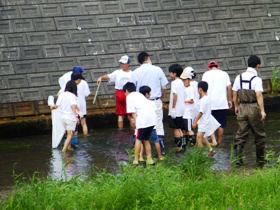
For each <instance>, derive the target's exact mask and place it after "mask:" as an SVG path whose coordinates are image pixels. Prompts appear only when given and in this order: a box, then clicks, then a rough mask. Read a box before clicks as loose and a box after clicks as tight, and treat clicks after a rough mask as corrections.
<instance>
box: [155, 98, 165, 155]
mask: <svg viewBox="0 0 280 210" xmlns="http://www.w3.org/2000/svg"><path fill="white" fill-rule="evenodd" d="M154 103H155V105H156V107H157V109H156V115H157V124H156V126H155V129H156V131H157V135H158V137H159V144H160V148H161V153H162V154H163V155H164V154H165V153H164V127H163V110H162V101H161V99H158V100H154Z"/></svg>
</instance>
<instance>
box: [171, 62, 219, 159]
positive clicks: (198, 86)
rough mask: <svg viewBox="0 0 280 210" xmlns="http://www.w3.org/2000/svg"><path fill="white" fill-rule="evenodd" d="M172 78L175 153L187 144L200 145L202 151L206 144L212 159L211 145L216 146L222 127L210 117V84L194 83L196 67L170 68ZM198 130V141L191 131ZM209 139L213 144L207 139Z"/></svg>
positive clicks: (172, 118)
mask: <svg viewBox="0 0 280 210" xmlns="http://www.w3.org/2000/svg"><path fill="white" fill-rule="evenodd" d="M169 76H170V78H171V79H172V80H173V81H172V82H171V90H170V101H169V113H168V115H169V116H170V121H169V126H170V128H172V129H173V132H174V142H175V146H176V150H177V151H181V150H183V151H184V150H185V149H186V145H187V144H188V143H190V145H193V144H194V143H195V142H197V145H198V148H202V147H203V144H205V145H206V146H207V147H208V150H209V156H210V157H211V156H213V155H214V154H215V151H214V150H213V149H212V146H215V145H217V142H216V139H215V135H214V132H215V130H216V129H217V128H218V127H219V126H220V124H219V123H218V122H217V121H216V120H215V118H214V117H213V116H212V115H211V104H210V100H209V98H208V96H207V90H208V84H207V82H204V81H200V82H196V81H194V78H195V76H196V74H195V73H194V70H193V68H192V67H186V68H185V69H183V68H182V66H180V65H179V64H173V65H171V66H170V67H169ZM195 128H198V129H197V135H196V139H195V135H194V132H193V130H192V129H195ZM209 136H211V140H212V142H211V143H209V141H208V140H207V139H206V138H207V137H209ZM211 145H212V146H211Z"/></svg>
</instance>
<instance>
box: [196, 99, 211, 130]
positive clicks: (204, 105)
mask: <svg viewBox="0 0 280 210" xmlns="http://www.w3.org/2000/svg"><path fill="white" fill-rule="evenodd" d="M199 112H202V116H201V118H200V119H199V120H198V122H197V124H198V131H200V132H206V131H207V129H209V123H210V117H211V101H210V98H209V96H207V95H206V96H203V97H202V98H201V99H200V100H199Z"/></svg>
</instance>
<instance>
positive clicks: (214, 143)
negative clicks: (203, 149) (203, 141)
mask: <svg viewBox="0 0 280 210" xmlns="http://www.w3.org/2000/svg"><path fill="white" fill-rule="evenodd" d="M210 138H211V143H210V145H211V146H216V145H217V140H216V137H215V133H213V134H212V135H211V136H210Z"/></svg>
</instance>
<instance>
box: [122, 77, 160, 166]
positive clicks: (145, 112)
mask: <svg viewBox="0 0 280 210" xmlns="http://www.w3.org/2000/svg"><path fill="white" fill-rule="evenodd" d="M123 91H124V92H125V95H126V109H127V112H128V113H132V116H133V118H134V120H135V122H136V129H137V132H136V140H135V144H134V149H135V155H134V161H133V164H135V165H138V164H139V162H138V159H139V154H140V150H141V144H142V143H143V147H144V150H145V152H146V158H147V160H146V164H150V165H152V164H154V161H153V159H152V153H151V145H150V142H149V141H148V139H149V137H150V135H151V132H152V130H153V129H154V127H155V125H156V124H157V116H156V113H155V109H154V107H153V106H152V104H151V103H149V101H148V99H147V98H146V97H145V96H143V94H141V93H139V92H136V86H135V84H134V83H132V82H127V83H126V84H125V85H124V86H123Z"/></svg>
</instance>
